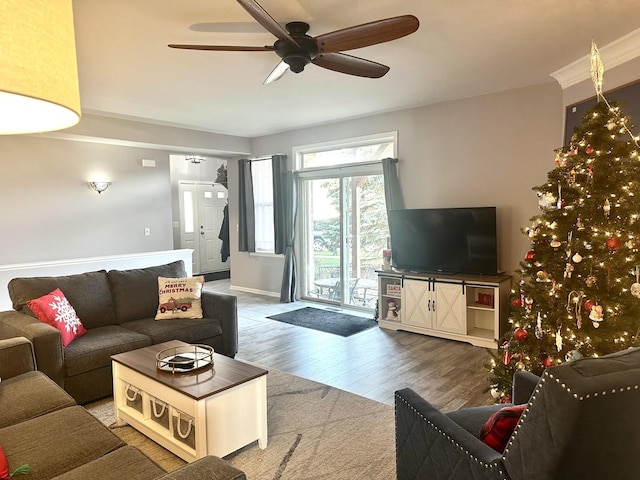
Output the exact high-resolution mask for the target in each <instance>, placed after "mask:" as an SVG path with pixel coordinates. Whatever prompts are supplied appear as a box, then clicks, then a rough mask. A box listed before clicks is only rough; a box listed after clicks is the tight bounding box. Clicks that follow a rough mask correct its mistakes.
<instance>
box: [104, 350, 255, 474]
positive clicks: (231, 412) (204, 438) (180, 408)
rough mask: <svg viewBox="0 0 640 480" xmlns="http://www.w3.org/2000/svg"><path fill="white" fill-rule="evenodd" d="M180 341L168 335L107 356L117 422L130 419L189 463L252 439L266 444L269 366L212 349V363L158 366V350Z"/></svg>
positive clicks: (234, 447) (145, 433) (241, 445)
mask: <svg viewBox="0 0 640 480" xmlns="http://www.w3.org/2000/svg"><path fill="white" fill-rule="evenodd" d="M183 346H188V344H186V343H184V342H181V341H178V340H172V341H170V342H166V343H161V344H158V345H152V346H150V347H145V348H141V349H138V350H133V351H130V352H126V353H120V354H117V355H113V356H112V357H111V360H112V362H111V365H112V369H113V399H114V408H115V417H116V423H117V425H124V424H126V423H128V424H129V425H131V426H132V427H134V428H135V429H136V430H138V431H140V432H141V433H143V434H144V435H146V436H147V437H149V438H150V439H152V440H153V441H155V442H156V443H159V444H160V445H162V446H163V447H165V448H166V449H167V450H169V451H171V452H173V453H174V454H176V455H177V456H179V457H180V458H182V459H184V460H186V461H188V462H191V461H194V460H196V459H198V458H201V457H204V456H206V455H216V456H218V457H224V456H225V455H228V454H229V453H231V452H234V451H236V450H238V449H239V448H241V447H244V446H246V445H248V444H250V443H251V442H254V441H256V440H257V441H258V446H259V447H260V448H262V449H264V448H266V447H267V376H266V375H267V373H268V372H267V370H263V369H261V368H258V367H254V366H252V365H248V364H246V363H242V362H240V361H238V360H234V359H232V358H229V357H225V356H224V355H219V354H216V353H214V354H213V367H212V368H211V367H205V368H203V369H199V370H196V371H193V372H177V373H171V372H167V371H162V370H159V369H158V368H157V364H156V354H157V353H159V352H161V351H163V350H165V349H168V348H173V347H183Z"/></svg>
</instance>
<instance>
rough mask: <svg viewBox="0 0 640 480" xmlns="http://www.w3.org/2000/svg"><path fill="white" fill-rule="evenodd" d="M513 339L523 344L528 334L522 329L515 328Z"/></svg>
mask: <svg viewBox="0 0 640 480" xmlns="http://www.w3.org/2000/svg"><path fill="white" fill-rule="evenodd" d="M513 338H515V339H516V340H517V341H519V342H524V341H525V340H526V339H527V338H529V332H527V331H526V330H525V329H524V328H522V327H520V328H516V331H515V332H513Z"/></svg>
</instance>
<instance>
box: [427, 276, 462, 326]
mask: <svg viewBox="0 0 640 480" xmlns="http://www.w3.org/2000/svg"><path fill="white" fill-rule="evenodd" d="M466 307H467V302H466V296H465V294H464V291H463V286H462V285H461V284H460V285H452V284H448V283H438V282H436V283H435V307H434V311H435V315H434V320H433V328H434V330H440V331H442V332H450V333H462V334H464V335H466V333H467V315H466Z"/></svg>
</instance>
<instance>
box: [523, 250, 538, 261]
mask: <svg viewBox="0 0 640 480" xmlns="http://www.w3.org/2000/svg"><path fill="white" fill-rule="evenodd" d="M534 258H536V252H534V251H533V250H529V251H528V252H527V254H526V255H525V257H524V259H525V260H526V261H527V262H532V261H533V259H534Z"/></svg>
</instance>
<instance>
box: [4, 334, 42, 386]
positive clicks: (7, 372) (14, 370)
mask: <svg viewBox="0 0 640 480" xmlns="http://www.w3.org/2000/svg"><path fill="white" fill-rule="evenodd" d="M35 369H36V357H35V356H34V354H33V345H31V342H30V341H29V340H27V339H26V338H24V337H14V338H7V339H4V340H0V379H7V378H11V377H16V376H18V375H21V374H23V373H27V372H31V371H33V370H35Z"/></svg>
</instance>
